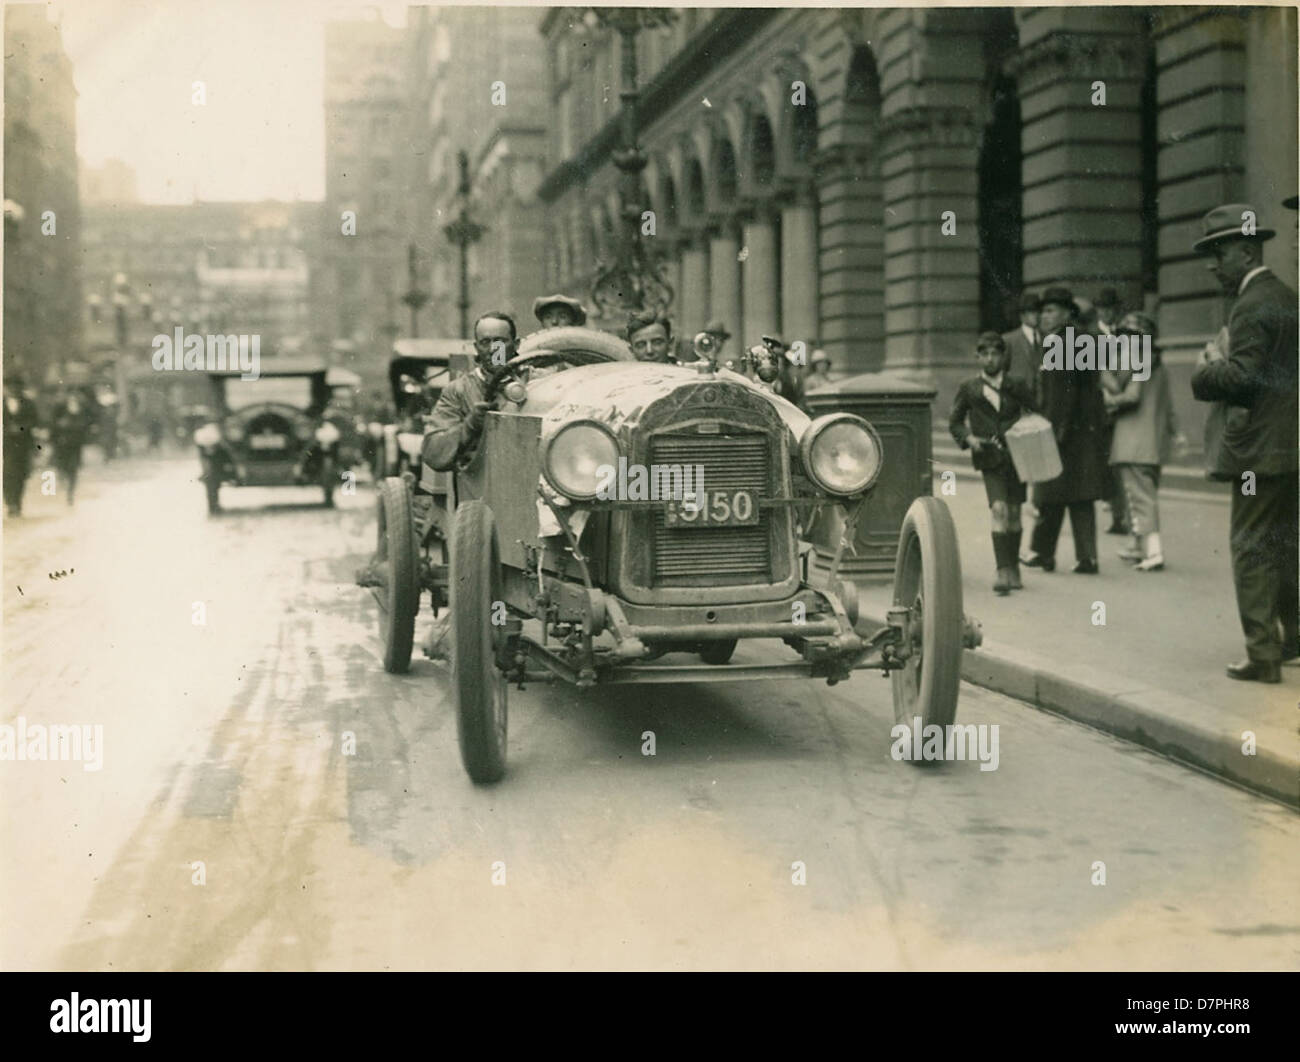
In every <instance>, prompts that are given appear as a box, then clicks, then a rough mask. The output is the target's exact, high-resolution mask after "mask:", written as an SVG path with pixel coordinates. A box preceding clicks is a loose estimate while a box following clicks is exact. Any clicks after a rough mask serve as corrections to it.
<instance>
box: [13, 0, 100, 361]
mask: <svg viewBox="0 0 1300 1062" xmlns="http://www.w3.org/2000/svg"><path fill="white" fill-rule="evenodd" d="M4 38H5V40H4V45H5V50H4V54H5V61H4V78H5V103H4V138H5V139H4V199H5V220H4V225H5V250H4V351H5V363H6V368H7V369H8V371H10V372H13V371H15V370H16V369H23V370H25V372H26V374H27V377H28V382H29V383H33V384H36V383H40V382H43V381H44V379H45V377H46V374H47V372H49V371H50V369H51V368H52V367H55V366H58V365H59V364H61V363H63V362H65V361H73V360H77V359H78V358H80V356H81V355H82V353H83V351H82V331H81V323H82V316H81V312H80V311H81V305H82V302H81V208H80V203H79V201H78V190H77V118H76V104H77V90H76V87H75V85H74V84H73V78H72V63H71V62H70V60H69V59H68V55H67V52H66V51H65V50H64V48H63V39H62V35H61V34H60V32H59V28H58V27H57V26H56V25H55V24H53V23H51V22H50V21H49V19H48V18H47V17H46V5H45V4H8V5H6V6H5V9H4Z"/></svg>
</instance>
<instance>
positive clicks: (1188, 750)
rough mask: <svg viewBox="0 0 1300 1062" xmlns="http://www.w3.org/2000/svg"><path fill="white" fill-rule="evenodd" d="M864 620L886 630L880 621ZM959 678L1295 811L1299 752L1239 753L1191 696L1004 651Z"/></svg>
mask: <svg viewBox="0 0 1300 1062" xmlns="http://www.w3.org/2000/svg"><path fill="white" fill-rule="evenodd" d="M863 618H864V619H866V620H867V621H868V622H870V623H873V624H879V625H882V626H883V625H884V618H883V617H880V616H873V615H864V617H863ZM961 677H962V680H963V681H965V682H969V683H971V685H973V686H980V687H982V688H983V689H988V690H993V691H994V692H995V693H1001V694H1005V695H1006V696H1008V697H1012V698H1014V699H1016V700H1019V701H1024V702H1025V703H1026V704H1030V705H1033V706H1034V707H1036V708H1041V709H1043V710H1044V711H1048V712H1052V713H1053V714H1055V715H1062V716H1065V717H1066V718H1067V719H1073V720H1075V721H1076V722H1080V723H1086V724H1087V725H1088V726H1091V727H1095V728H1096V729H1098V730H1104V731H1105V732H1106V733H1108V734H1113V735H1114V736H1115V737H1118V738H1122V739H1123V740H1125V741H1130V742H1132V743H1133V744H1135V745H1141V746H1142V747H1144V748H1147V749H1150V750H1151V751H1152V752H1156V753H1159V754H1160V755H1161V756H1164V757H1166V758H1167V759H1171V760H1174V761H1176V762H1178V763H1182V764H1188V765H1191V766H1193V767H1197V768H1199V769H1201V770H1203V771H1206V772H1208V773H1209V774H1212V775H1215V776H1216V777H1218V778H1222V779H1224V780H1226V781H1230V782H1233V783H1235V784H1237V785H1240V786H1242V787H1243V788H1246V789H1249V790H1251V791H1252V792H1254V793H1258V794H1260V795H1261V796H1266V797H1268V798H1270V799H1272V800H1276V801H1279V802H1281V803H1283V804H1286V805H1288V806H1289V807H1292V808H1296V809H1298V810H1300V754H1297V753H1296V752H1294V751H1293V752H1291V753H1289V754H1288V753H1286V752H1283V751H1280V750H1278V749H1275V748H1270V747H1268V746H1267V744H1266V741H1267V740H1268V737H1269V735H1265V736H1258V735H1257V739H1256V740H1257V748H1256V752H1255V755H1253V756H1247V755H1244V754H1243V753H1242V751H1241V745H1242V738H1241V734H1240V732H1232V731H1228V730H1221V729H1212V728H1209V727H1206V726H1204V725H1202V724H1201V723H1198V722H1196V721H1195V720H1196V717H1197V716H1199V715H1201V714H1202V713H1203V712H1204V711H1205V706H1204V705H1203V704H1200V703H1198V702H1196V701H1192V700H1190V699H1189V698H1186V697H1182V696H1179V695H1178V694H1173V693H1169V692H1168V691H1166V690H1160V689H1156V688H1154V687H1152V686H1147V685H1144V684H1143V683H1141V682H1138V681H1137V680H1135V679H1126V678H1123V677H1122V676H1108V675H1105V674H1100V673H1098V672H1097V671H1095V670H1093V669H1089V668H1083V667H1079V666H1077V665H1064V666H1062V665H1060V664H1058V663H1056V662H1055V661H1052V660H1048V659H1046V658H1045V657H1041V656H1038V655H1036V654H1034V653H1031V652H1028V651H1026V650H1022V649H1013V648H1007V647H1003V646H995V647H993V649H992V650H990V649H989V648H987V647H981V648H979V649H968V650H965V651H964V652H963V653H962V663H961ZM1281 733H1285V730H1283V731H1281Z"/></svg>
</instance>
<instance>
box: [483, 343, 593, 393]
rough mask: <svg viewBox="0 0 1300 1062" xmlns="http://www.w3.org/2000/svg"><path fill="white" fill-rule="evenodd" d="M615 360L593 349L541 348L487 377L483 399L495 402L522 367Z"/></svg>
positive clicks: (506, 364)
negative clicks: (541, 349)
mask: <svg viewBox="0 0 1300 1062" xmlns="http://www.w3.org/2000/svg"><path fill="white" fill-rule="evenodd" d="M615 360H617V359H615V358H611V357H610V356H609V355H608V354H600V353H597V352H596V351H594V350H543V351H540V352H538V353H536V354H525V355H524V356H523V357H520V358H512V359H511V360H510V361H508V362H506V363H505V364H504V365H502V366H501V367H500V368H498V369H496V370H494V371H493V373H492V375H491V376H489V377H488V379H487V383H486V384H485V385H484V387H483V401H484V402H495V401H496V398H497V395H499V394H500V393H501V389H502V388H503V387H505V385H506V384H508V383H509V382H510V381H511V380H517V379H518V378H519V375H520V373H521V372H522V371H523V370H524V369H547V368H550V367H551V366H552V365H559V364H565V365H600V364H603V363H604V362H607V361H615Z"/></svg>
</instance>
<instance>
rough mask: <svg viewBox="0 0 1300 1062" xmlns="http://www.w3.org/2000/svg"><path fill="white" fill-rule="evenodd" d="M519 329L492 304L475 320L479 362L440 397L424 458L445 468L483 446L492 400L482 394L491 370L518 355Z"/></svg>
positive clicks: (463, 461) (431, 419) (456, 465)
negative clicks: (485, 420)
mask: <svg viewBox="0 0 1300 1062" xmlns="http://www.w3.org/2000/svg"><path fill="white" fill-rule="evenodd" d="M518 349H519V335H518V332H517V331H516V330H515V322H514V318H512V317H511V316H510V315H509V314H508V313H504V312H502V311H500V310H489V311H488V312H487V313H485V314H483V315H482V316H480V317H479V319H478V320H477V321H475V322H474V363H475V364H474V368H473V369H471V370H470V371H469V372H467V373H465V374H463V375H462V376H459V377H457V378H456V379H455V380H453V381H452V382H451V383H449V384H448V385H447V386H446V387H444V388H443V391H442V394H441V395H440V396H439V397H438V401H437V404H436V405H435V406H434V407H433V412H432V413H431V414H429V419H428V423H427V425H426V427H425V436H424V448H423V454H424V463H425V464H427V465H430V466H432V467H433V468H436V469H437V470H438V471H440V472H444V471H446V470H448V469H451V468H464V467H465V465H467V464H468V463H469V460H470V458H471V457H473V456H474V451H475V450H476V449H478V441H479V437H480V436H481V435H482V434H483V421H484V418H485V417H486V416H487V413H488V410H489V409H490V408H491V405H490V404H489V403H487V402H485V401H484V400H483V392H484V388H485V387H486V386H487V380H488V376H489V374H490V373H492V372H493V371H494V370H496V369H499V368H500V367H501V366H503V365H504V364H505V363H506V362H508V361H509V360H510V359H511V358H513V357H514V356H515V354H516V353H517V351H518Z"/></svg>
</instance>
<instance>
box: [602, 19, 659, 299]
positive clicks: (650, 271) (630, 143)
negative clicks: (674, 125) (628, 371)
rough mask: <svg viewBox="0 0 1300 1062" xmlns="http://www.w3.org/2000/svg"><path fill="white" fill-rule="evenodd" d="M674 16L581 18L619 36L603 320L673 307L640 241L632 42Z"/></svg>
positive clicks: (640, 162)
mask: <svg viewBox="0 0 1300 1062" xmlns="http://www.w3.org/2000/svg"><path fill="white" fill-rule="evenodd" d="M676 17H677V15H676V13H675V12H673V11H671V10H668V9H664V8H635V7H593V8H590V9H589V10H588V12H587V15H586V16H585V17H584V22H585V23H586V25H587V26H589V27H590V28H593V29H594V28H595V27H596V26H606V27H608V28H610V29H613V30H614V31H615V32H616V33H617V34H618V36H619V42H620V51H621V56H622V87H621V89H620V90H619V100H620V102H621V103H622V108H621V110H620V112H619V146H618V149H617V150H616V151H614V152H612V153H611V157H612V159H613V162H614V166H615V167H616V168H617V169H618V171H619V182H618V185H619V216H620V219H621V221H622V229H623V234H622V235H623V238H622V240H621V241H620V243H619V248H618V253H617V255H616V256H615V260H614V261H613V262H607V261H601V262H600V263H598V264H597V267H596V278H595V281H594V283H593V284H592V289H591V300H592V302H593V303H595V305H596V306H598V307H599V308H600V315H601V317H612V316H614V315H615V314H627V313H632V312H635V311H655V312H658V313H663V312H665V311H666V310H667V309H668V307H669V306H670V305H671V304H672V301H673V289H672V286H671V285H669V283H668V282H667V280H665V279H664V275H663V274H664V262H663V260H662V259H661V258H660V256H659V255H658V253H656V252H655V251H652V250H651V248H650V246H649V245H648V244H647V243H646V242H645V240H644V239H643V237H642V235H641V214H642V212H643V209H644V204H643V203H642V202H641V190H642V180H641V173H642V171H643V170H644V169H645V167H646V161H647V160H646V157H645V155H644V154H643V153H642V151H641V148H640V147H639V146H638V144H637V133H638V131H639V129H638V114H637V103H638V101H639V98H640V92H639V90H638V88H637V61H636V39H637V36H638V35H639V34H640V32H641V31H642V30H643V29H657V28H660V27H663V26H668V25H671V24H672V22H673V20H674V19H676Z"/></svg>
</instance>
